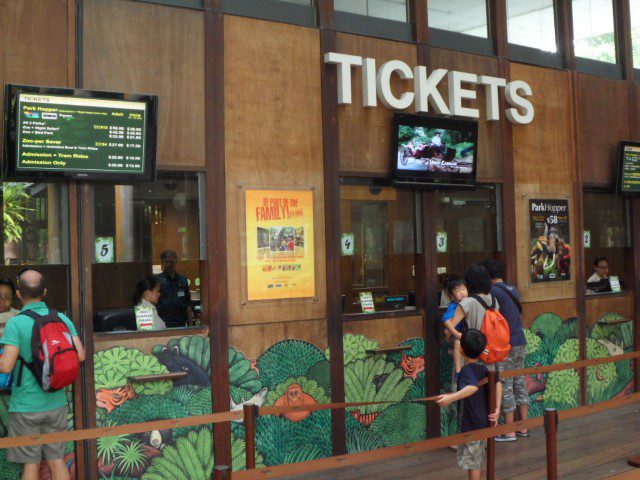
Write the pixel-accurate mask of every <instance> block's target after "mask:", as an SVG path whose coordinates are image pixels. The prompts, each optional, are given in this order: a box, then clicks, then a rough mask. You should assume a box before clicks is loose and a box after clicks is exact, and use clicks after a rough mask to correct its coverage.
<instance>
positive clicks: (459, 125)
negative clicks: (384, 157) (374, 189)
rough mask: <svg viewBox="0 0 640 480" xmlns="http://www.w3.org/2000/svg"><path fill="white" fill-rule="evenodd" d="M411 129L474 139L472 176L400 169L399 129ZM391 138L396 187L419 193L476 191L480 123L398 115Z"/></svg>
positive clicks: (392, 168)
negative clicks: (467, 134) (452, 132)
mask: <svg viewBox="0 0 640 480" xmlns="http://www.w3.org/2000/svg"><path fill="white" fill-rule="evenodd" d="M400 125H409V126H416V127H427V128H442V129H445V130H466V131H470V132H471V133H472V135H473V137H472V138H473V143H474V144H475V146H476V148H475V149H474V151H473V171H472V172H471V173H469V174H466V173H465V174H454V173H439V172H422V171H419V170H402V169H399V168H398V144H399V141H398V128H399V126H400ZM391 134H392V138H391V181H392V183H393V184H394V185H395V186H397V187H401V186H406V187H408V188H417V189H433V190H443V189H461V188H462V189H474V188H476V178H477V175H478V122H477V121H473V120H467V119H464V120H463V119H460V118H457V117H436V116H433V115H423V114H419V113H416V114H407V113H396V114H395V115H394V117H393V129H392V132H391Z"/></svg>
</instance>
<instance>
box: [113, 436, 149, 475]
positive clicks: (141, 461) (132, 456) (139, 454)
mask: <svg viewBox="0 0 640 480" xmlns="http://www.w3.org/2000/svg"><path fill="white" fill-rule="evenodd" d="M115 461H116V463H117V465H118V471H119V472H120V473H122V474H124V475H134V474H135V473H136V472H139V471H141V470H142V469H144V468H145V467H146V465H147V456H146V455H145V453H144V450H143V449H142V442H127V443H125V444H123V446H122V448H120V449H119V450H118V453H117V454H116V456H115Z"/></svg>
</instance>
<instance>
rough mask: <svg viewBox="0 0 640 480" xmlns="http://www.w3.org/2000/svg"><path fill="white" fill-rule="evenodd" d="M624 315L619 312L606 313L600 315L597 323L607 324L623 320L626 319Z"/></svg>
mask: <svg viewBox="0 0 640 480" xmlns="http://www.w3.org/2000/svg"><path fill="white" fill-rule="evenodd" d="M624 319H625V318H624V316H623V315H620V314H619V313H612V312H610V313H605V314H604V315H602V316H600V318H598V320H597V323H599V324H603V323H604V324H606V323H614V324H615V323H618V322H620V321H622V320H624Z"/></svg>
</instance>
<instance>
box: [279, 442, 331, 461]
mask: <svg viewBox="0 0 640 480" xmlns="http://www.w3.org/2000/svg"><path fill="white" fill-rule="evenodd" d="M324 456H325V455H324V452H323V451H322V449H321V448H320V447H318V446H317V445H314V444H312V443H303V444H302V445H298V446H297V447H296V448H295V449H293V450H292V451H290V452H288V453H287V454H286V455H285V457H284V463H298V462H307V461H309V460H317V459H318V458H323V457H324Z"/></svg>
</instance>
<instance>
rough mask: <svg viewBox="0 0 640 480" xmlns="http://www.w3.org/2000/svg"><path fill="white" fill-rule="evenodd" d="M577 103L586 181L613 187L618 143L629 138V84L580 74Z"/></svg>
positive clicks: (580, 153) (579, 134)
mask: <svg viewBox="0 0 640 480" xmlns="http://www.w3.org/2000/svg"><path fill="white" fill-rule="evenodd" d="M577 103H578V105H577V107H578V122H579V123H578V155H579V160H580V162H581V164H582V171H583V179H584V182H585V183H592V184H599V185H606V186H613V185H615V177H616V152H617V147H618V141H619V140H627V139H628V138H629V108H630V106H629V97H628V91H627V83H626V82H623V81H617V80H610V79H607V78H601V77H594V76H592V75H586V74H578V90H577Z"/></svg>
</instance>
